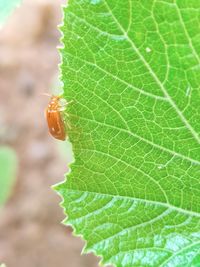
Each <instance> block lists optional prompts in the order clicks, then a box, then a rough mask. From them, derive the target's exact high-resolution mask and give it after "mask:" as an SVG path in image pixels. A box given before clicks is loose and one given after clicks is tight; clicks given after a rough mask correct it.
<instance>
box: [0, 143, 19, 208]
mask: <svg viewBox="0 0 200 267" xmlns="http://www.w3.org/2000/svg"><path fill="white" fill-rule="evenodd" d="M16 171H17V157H16V154H15V152H14V151H13V150H12V149H11V148H8V147H0V207H1V206H2V205H3V204H4V203H5V202H6V200H7V199H8V197H9V195H10V193H11V189H12V186H13V183H14V181H15V178H16Z"/></svg>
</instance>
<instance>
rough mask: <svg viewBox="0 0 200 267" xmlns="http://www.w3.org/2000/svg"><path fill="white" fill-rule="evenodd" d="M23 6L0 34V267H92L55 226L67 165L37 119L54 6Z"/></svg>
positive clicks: (46, 1) (43, 99) (45, 87)
mask: <svg viewBox="0 0 200 267" xmlns="http://www.w3.org/2000/svg"><path fill="white" fill-rule="evenodd" d="M64 3H65V1H64V0H24V1H23V3H22V4H21V6H20V7H19V8H17V9H16V10H15V11H14V12H13V14H12V15H11V16H10V17H9V19H8V20H7V22H6V24H5V25H4V27H3V28H2V29H0V263H3V262H4V263H5V264H6V266H7V267H16V266H19V267H58V266H59V267H96V266H98V264H97V258H96V257H94V256H93V255H84V256H83V255H82V256H81V255H80V254H81V250H82V247H83V245H84V243H83V242H82V241H81V240H80V239H79V238H75V237H73V236H72V231H71V228H69V227H65V226H63V225H62V224H61V223H60V222H61V221H62V220H63V219H64V215H63V211H62V209H61V208H60V206H59V202H60V198H59V197H58V196H57V195H56V193H55V192H54V191H53V190H52V189H51V188H50V187H51V185H53V184H55V183H57V182H59V181H62V180H63V174H64V173H65V172H66V171H67V164H66V163H67V161H68V162H69V161H70V160H71V158H72V154H71V148H70V145H69V144H68V143H66V142H65V143H64V142H59V141H56V140H54V139H53V138H52V137H51V136H50V135H49V134H48V130H47V127H46V121H45V119H44V109H45V107H46V105H47V103H48V101H49V98H48V97H47V96H42V95H41V94H43V93H50V94H51V93H52V90H53V88H54V90H56V91H58V90H59V88H60V87H61V85H60V83H59V79H58V63H59V55H58V51H57V49H56V47H57V46H58V45H59V38H60V33H59V32H58V30H57V25H58V24H59V23H60V22H61V18H62V14H61V4H64Z"/></svg>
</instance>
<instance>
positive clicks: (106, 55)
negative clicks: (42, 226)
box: [55, 0, 200, 267]
mask: <svg viewBox="0 0 200 267" xmlns="http://www.w3.org/2000/svg"><path fill="white" fill-rule="evenodd" d="M199 14H200V1H197V0H184V1H183V0H162V1H160V0H154V1H153V0H149V1H138V0H109V1H108V0H81V1H72V0H69V3H68V7H67V8H65V9H64V24H63V26H62V27H61V32H62V34H63V38H62V42H63V44H64V48H63V49H61V50H60V53H61V56H62V60H63V62H62V65H61V70H62V82H63V84H64V95H63V97H64V98H66V99H67V100H68V101H71V100H73V103H72V104H70V105H69V106H68V109H67V113H68V115H69V117H67V116H66V118H67V119H68V120H69V122H68V124H69V125H70V126H71V127H70V129H68V134H69V139H70V141H71V143H72V146H73V152H74V158H75V162H74V163H73V164H72V165H71V172H70V173H69V174H68V175H67V180H66V181H65V182H63V183H62V184H60V185H57V186H56V187H55V188H56V190H57V191H58V192H59V193H60V194H61V195H62V197H63V203H62V206H63V207H64V209H65V212H66V214H67V216H68V218H67V219H66V221H65V223H66V224H68V225H72V227H73V228H74V232H75V234H76V235H81V236H82V237H83V239H84V240H86V242H87V243H86V246H85V248H84V251H85V252H90V251H92V252H94V253H95V254H96V255H99V256H101V257H102V263H103V264H112V265H115V266H117V267H134V266H140V267H150V266H151V267H158V266H159V267H161V266H162V267H170V266H173V267H182V266H188V267H189V266H193V267H197V266H199V263H200V253H199V252H200V182H199V178H200V136H199V132H200V123H199V122H200V45H199V44H200V16H199Z"/></svg>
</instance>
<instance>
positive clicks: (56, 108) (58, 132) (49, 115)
mask: <svg viewBox="0 0 200 267" xmlns="http://www.w3.org/2000/svg"><path fill="white" fill-rule="evenodd" d="M63 101H64V99H62V98H61V96H52V97H51V99H50V101H49V104H48V107H47V108H46V112H45V113H46V120H47V124H48V128H49V132H50V134H51V135H52V136H53V137H54V138H56V139H58V140H62V141H64V140H65V139H66V137H67V133H66V128H65V124H64V119H63V118H62V114H61V111H64V110H65V106H66V105H67V104H69V103H67V102H65V103H62V102H63Z"/></svg>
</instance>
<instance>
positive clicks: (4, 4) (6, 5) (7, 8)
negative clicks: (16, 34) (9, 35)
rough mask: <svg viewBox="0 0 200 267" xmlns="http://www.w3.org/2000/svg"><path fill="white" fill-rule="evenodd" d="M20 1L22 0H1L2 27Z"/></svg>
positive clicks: (0, 21)
mask: <svg viewBox="0 0 200 267" xmlns="http://www.w3.org/2000/svg"><path fill="white" fill-rule="evenodd" d="M20 2H21V0H0V27H1V26H2V25H3V23H4V22H5V20H6V19H7V17H8V16H9V15H10V14H11V12H12V11H13V9H14V8H16V7H17V6H18V5H19V3H20Z"/></svg>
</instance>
